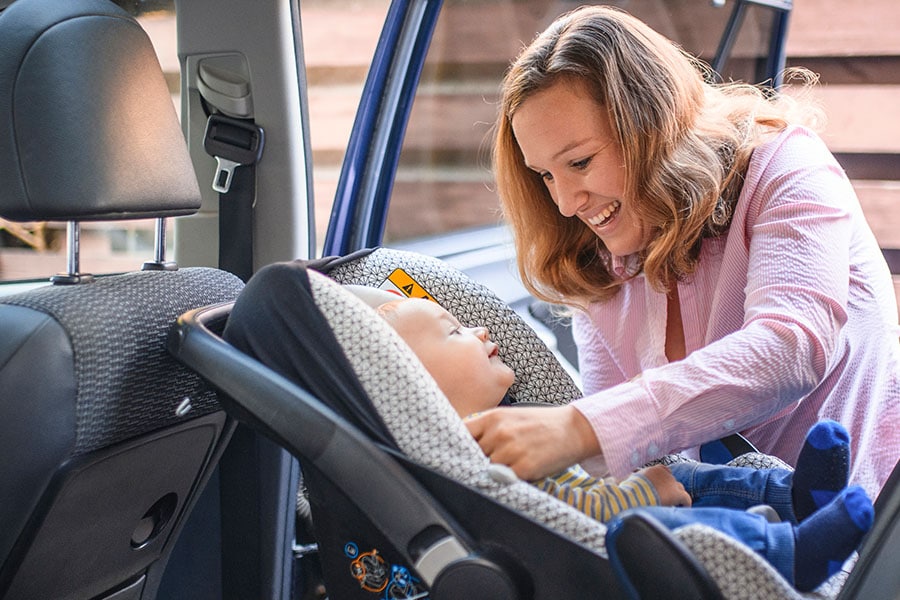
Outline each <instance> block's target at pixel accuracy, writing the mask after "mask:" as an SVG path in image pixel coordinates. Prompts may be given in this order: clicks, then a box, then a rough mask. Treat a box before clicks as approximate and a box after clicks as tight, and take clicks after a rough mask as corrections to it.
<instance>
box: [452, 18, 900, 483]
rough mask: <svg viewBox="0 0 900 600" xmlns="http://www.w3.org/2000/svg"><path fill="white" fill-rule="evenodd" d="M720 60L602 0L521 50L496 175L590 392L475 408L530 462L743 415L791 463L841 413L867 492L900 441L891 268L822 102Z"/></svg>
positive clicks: (521, 461) (489, 434)
mask: <svg viewBox="0 0 900 600" xmlns="http://www.w3.org/2000/svg"><path fill="white" fill-rule="evenodd" d="M711 81H712V79H711V77H710V76H709V73H708V70H707V69H705V68H704V67H703V66H702V65H700V64H698V63H697V62H696V61H695V60H694V59H693V58H692V57H691V56H690V55H688V54H686V53H685V52H683V51H682V50H681V49H680V48H679V47H677V46H676V45H675V44H673V43H671V42H669V41H668V40H666V39H665V38H663V37H662V36H661V35H659V34H658V33H656V32H655V31H653V30H651V29H650V28H649V27H648V26H647V25H646V24H644V23H642V22H641V21H639V20H638V19H636V18H634V17H632V16H630V15H628V14H626V13H625V12H623V11H621V10H618V9H615V8H612V7H603V6H593V7H582V8H581V9H576V10H573V11H572V12H570V13H567V14H564V15H562V16H561V17H559V18H558V19H557V20H556V21H555V22H554V23H553V24H551V25H550V26H549V27H548V28H547V29H546V30H545V31H544V32H543V33H541V34H539V35H538V36H537V37H536V38H535V39H534V41H532V43H531V44H530V45H529V46H528V47H526V48H525V49H524V50H523V51H522V53H521V54H520V55H519V56H518V57H517V58H516V60H515V61H514V62H513V64H512V66H511V67H510V69H509V71H508V73H507V75H506V77H505V79H504V81H503V87H502V97H501V106H500V111H499V116H498V118H497V126H496V137H495V145H494V156H493V157H494V170H495V173H496V177H497V187H498V192H499V196H500V199H501V203H502V205H503V211H504V215H505V216H506V217H507V218H508V220H509V221H510V223H511V226H512V229H513V234H514V239H515V245H516V260H517V263H518V267H519V272H520V274H521V276H522V279H523V281H524V282H525V285H526V286H527V287H528V289H529V290H530V291H531V292H532V293H533V294H534V295H535V296H537V297H539V298H543V299H545V300H548V301H551V302H554V303H558V304H564V305H567V306H570V307H572V308H573V309H574V310H576V311H577V312H575V315H574V318H573V329H574V337H575V341H576V343H577V344H578V350H579V358H580V365H579V366H580V373H581V375H582V380H583V382H584V392H585V394H586V397H585V398H583V399H581V400H578V401H576V402H574V403H572V404H571V405H569V406H564V407H554V408H552V409H549V410H548V411H541V412H540V414H537V413H535V414H533V415H532V418H530V419H528V418H525V417H524V416H522V415H523V414H524V413H519V414H518V415H516V417H511V416H508V415H507V414H506V413H504V412H503V411H496V410H495V411H489V412H487V413H485V414H483V415H481V416H479V417H478V418H477V419H475V420H473V421H470V422H469V425H470V428H471V429H474V430H477V431H479V433H480V434H481V437H480V438H479V442H480V443H481V444H482V448H483V449H484V450H485V451H486V452H489V453H491V454H490V456H491V458H492V459H493V460H495V461H498V462H502V463H504V464H507V465H510V466H511V467H512V468H513V469H514V470H516V472H517V474H518V475H519V476H520V477H524V478H528V479H533V478H536V477H540V476H545V475H547V474H548V473H550V472H552V470H553V469H554V468H558V467H559V466H560V465H561V464H568V463H571V462H576V461H581V460H584V459H587V458H589V457H592V456H602V458H603V459H604V460H605V464H606V466H607V467H608V468H609V469H610V470H611V471H612V473H613V475H615V476H617V477H624V476H626V475H627V474H628V473H629V472H631V470H633V469H635V468H637V467H639V466H640V465H643V464H646V463H647V462H649V461H651V460H654V459H657V458H659V457H661V456H663V455H665V454H667V453H670V452H678V451H683V450H688V451H689V452H693V451H694V450H693V447H695V446H698V445H700V444H702V443H704V442H706V441H708V440H712V439H716V438H719V437H722V436H723V435H727V434H730V433H734V432H738V431H739V432H742V433H743V434H744V435H746V436H747V437H748V438H749V439H750V440H751V442H753V443H754V445H756V446H757V447H758V448H759V449H760V450H762V451H763V452H767V453H771V454H774V455H776V456H778V457H779V458H782V459H783V460H785V461H788V462H789V463H791V464H793V463H794V461H795V460H796V459H797V454H798V452H799V451H800V446H801V444H802V438H803V435H805V433H806V432H807V431H808V430H809V428H810V427H811V426H812V425H813V424H814V423H815V422H817V421H819V420H822V419H834V420H839V421H842V422H843V424H844V425H845V426H846V427H847V429H848V430H850V431H851V437H852V439H853V457H854V461H853V468H852V472H851V480H852V481H854V482H856V483H859V484H860V485H863V486H864V487H866V489H867V491H868V492H869V493H870V494H871V495H872V496H876V495H877V494H878V492H879V490H880V489H881V487H882V486H883V485H884V483H885V481H886V480H887V478H888V476H889V474H890V472H891V470H892V469H893V467H894V465H895V464H896V462H897V459H898V458H900V430H898V429H897V428H896V427H895V426H894V424H895V423H897V422H898V419H900V413H898V411H900V344H898V338H897V331H898V327H897V316H896V310H895V309H896V306H897V300H896V297H895V296H894V293H893V288H892V284H891V276H890V271H889V269H888V267H887V264H886V263H885V260H884V258H883V256H882V253H881V251H880V249H879V248H878V245H877V243H876V241H875V238H874V236H873V235H872V232H871V230H870V229H869V226H868V224H867V223H866V221H865V218H864V217H863V214H862V210H861V208H860V206H859V202H858V200H857V198H856V195H855V193H854V191H853V188H852V187H851V185H850V182H849V181H848V179H847V177H846V175H845V174H844V173H843V171H842V170H841V169H840V167H839V166H838V164H837V162H836V160H835V159H834V157H833V156H832V155H831V153H830V152H829V151H828V150H827V148H826V147H825V144H824V143H823V142H822V141H821V139H819V137H818V136H817V135H816V134H815V133H814V132H813V130H811V129H809V128H808V127H807V126H808V125H811V124H814V123H815V122H816V117H817V116H818V114H819V113H818V110H817V108H816V107H815V106H814V105H811V104H806V103H804V102H803V101H802V100H798V99H796V98H794V97H788V96H786V95H783V94H778V93H776V92H773V91H771V90H764V89H762V88H760V87H756V86H750V85H741V84H716V83H711ZM610 142H611V143H610ZM615 202H619V203H620V206H618V207H617V206H616V205H615ZM848 273H849V274H852V275H848ZM873 347H876V348H877V350H875V351H872V349H873ZM859 373H867V374H870V375H869V376H867V377H866V378H865V379H860V378H859V377H858V376H857V374H859Z"/></svg>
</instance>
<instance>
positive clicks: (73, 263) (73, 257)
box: [50, 221, 94, 285]
mask: <svg viewBox="0 0 900 600" xmlns="http://www.w3.org/2000/svg"><path fill="white" fill-rule="evenodd" d="M80 253H81V224H80V223H78V221H69V222H68V223H67V224H66V272H65V273H58V274H56V275H54V276H53V277H51V278H50V281H52V282H53V283H54V284H56V285H70V284H74V283H88V282H90V281H93V280H94V276H93V275H91V274H90V273H79V272H78V269H79V266H80V262H81V258H80Z"/></svg>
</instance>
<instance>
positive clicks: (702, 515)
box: [615, 506, 795, 585]
mask: <svg viewBox="0 0 900 600" xmlns="http://www.w3.org/2000/svg"><path fill="white" fill-rule="evenodd" d="M631 511H641V512H643V513H644V514H649V515H650V516H652V517H654V518H655V519H656V520H658V521H660V522H661V523H662V524H663V525H665V526H666V527H667V528H668V529H672V530H674V529H676V528H678V527H682V526H684V525H694V524H701V525H707V526H709V527H712V528H713V529H716V530H718V531H721V532H722V533H724V534H726V535H729V536H731V537H733V538H734V539H736V540H738V541H740V542H743V543H744V544H746V545H747V546H748V547H749V548H750V549H751V550H753V551H754V552H756V553H757V554H758V555H760V556H761V557H762V558H763V559H765V560H767V561H768V562H769V564H771V565H772V566H773V567H775V570H777V571H778V572H779V573H780V574H781V576H782V577H784V578H785V579H786V580H787V581H788V582H790V583H791V584H792V585H793V583H794V547H795V538H794V526H793V525H792V524H791V523H789V522H782V523H770V522H768V521H767V520H766V518H765V517H763V516H762V515H757V514H752V513H748V512H744V511H743V510H737V509H734V508H716V507H700V508H687V507H672V506H644V507H641V508H632V509H630V510H628V511H625V512H623V513H620V515H618V516H617V517H615V518H620V517H621V516H623V515H625V514H627V513H629V512H631Z"/></svg>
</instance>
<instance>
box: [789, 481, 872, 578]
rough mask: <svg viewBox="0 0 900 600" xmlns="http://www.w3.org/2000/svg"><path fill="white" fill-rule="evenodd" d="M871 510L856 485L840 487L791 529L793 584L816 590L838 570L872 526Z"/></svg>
mask: <svg viewBox="0 0 900 600" xmlns="http://www.w3.org/2000/svg"><path fill="white" fill-rule="evenodd" d="M874 519H875V509H874V508H873V507H872V501H871V500H869V497H868V496H867V495H866V492H865V491H864V490H863V489H862V488H861V487H859V486H858V485H853V486H850V487H848V488H844V490H843V491H842V492H840V493H839V494H838V495H837V496H835V497H834V499H832V501H831V502H829V503H828V504H826V505H825V506H823V507H822V508H821V509H819V510H818V511H816V512H815V513H814V514H813V515H811V516H810V517H809V518H808V519H806V520H805V521H803V522H802V523H801V524H800V525H798V526H796V527H795V528H794V536H795V538H796V546H795V549H794V585H795V586H796V587H797V589H798V590H800V591H802V592H808V591H811V590H814V589H816V588H817V587H819V585H821V584H822V582H824V581H825V580H826V579H828V578H829V577H831V576H832V575H834V574H835V573H837V572H838V570H839V569H840V568H841V566H842V565H843V564H844V561H846V560H847V558H848V557H849V556H850V554H851V553H852V552H853V551H854V550H856V549H857V548H858V547H859V544H860V542H861V541H862V538H863V536H864V535H865V534H866V532H867V531H869V529H870V528H871V527H872V521H873V520H874Z"/></svg>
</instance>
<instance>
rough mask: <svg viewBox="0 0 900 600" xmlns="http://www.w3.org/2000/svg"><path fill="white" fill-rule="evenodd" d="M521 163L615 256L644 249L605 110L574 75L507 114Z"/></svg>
mask: <svg viewBox="0 0 900 600" xmlns="http://www.w3.org/2000/svg"><path fill="white" fill-rule="evenodd" d="M512 128H513V132H514V134H515V136H516V141H517V142H518V144H519V148H520V149H521V150H522V155H523V156H524V157H525V165H526V166H527V167H528V168H529V169H531V170H533V171H534V172H536V173H538V174H539V175H540V176H541V178H542V179H543V180H544V185H546V186H547V190H549V192H550V197H551V198H553V202H555V203H556V206H557V208H558V209H559V212H560V213H561V214H562V215H563V216H566V217H578V218H579V219H581V221H583V222H584V223H585V224H586V225H587V226H588V227H590V229H591V230H592V231H593V232H594V233H595V234H596V235H597V236H598V237H599V238H600V239H601V240H602V241H603V243H604V244H605V245H606V248H607V249H608V250H609V251H610V252H611V253H612V254H613V255H615V256H628V255H629V254H634V253H635V252H638V251H640V250H643V249H644V248H646V246H647V243H648V242H649V240H650V232H649V228H647V227H646V226H644V225H643V224H642V223H641V221H640V220H639V219H638V217H637V215H636V214H635V213H634V206H633V205H632V201H630V200H627V199H626V198H625V197H624V190H625V164H624V160H623V158H622V148H621V147H620V146H619V144H618V143H617V142H616V141H615V136H614V135H613V131H612V127H611V124H610V119H609V114H608V112H607V111H606V109H605V108H604V107H603V106H602V105H601V104H599V103H597V101H596V100H594V99H593V97H592V96H591V94H590V91H589V89H588V86H587V84H585V83H584V82H583V81H581V80H579V79H562V80H560V81H557V82H556V83H554V84H552V85H551V86H550V87H548V88H547V89H544V90H542V91H540V92H538V93H536V94H534V95H533V96H531V97H530V98H528V99H527V100H525V101H524V102H523V103H522V104H521V105H520V106H519V108H518V110H516V112H515V113H514V114H513V117H512Z"/></svg>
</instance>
